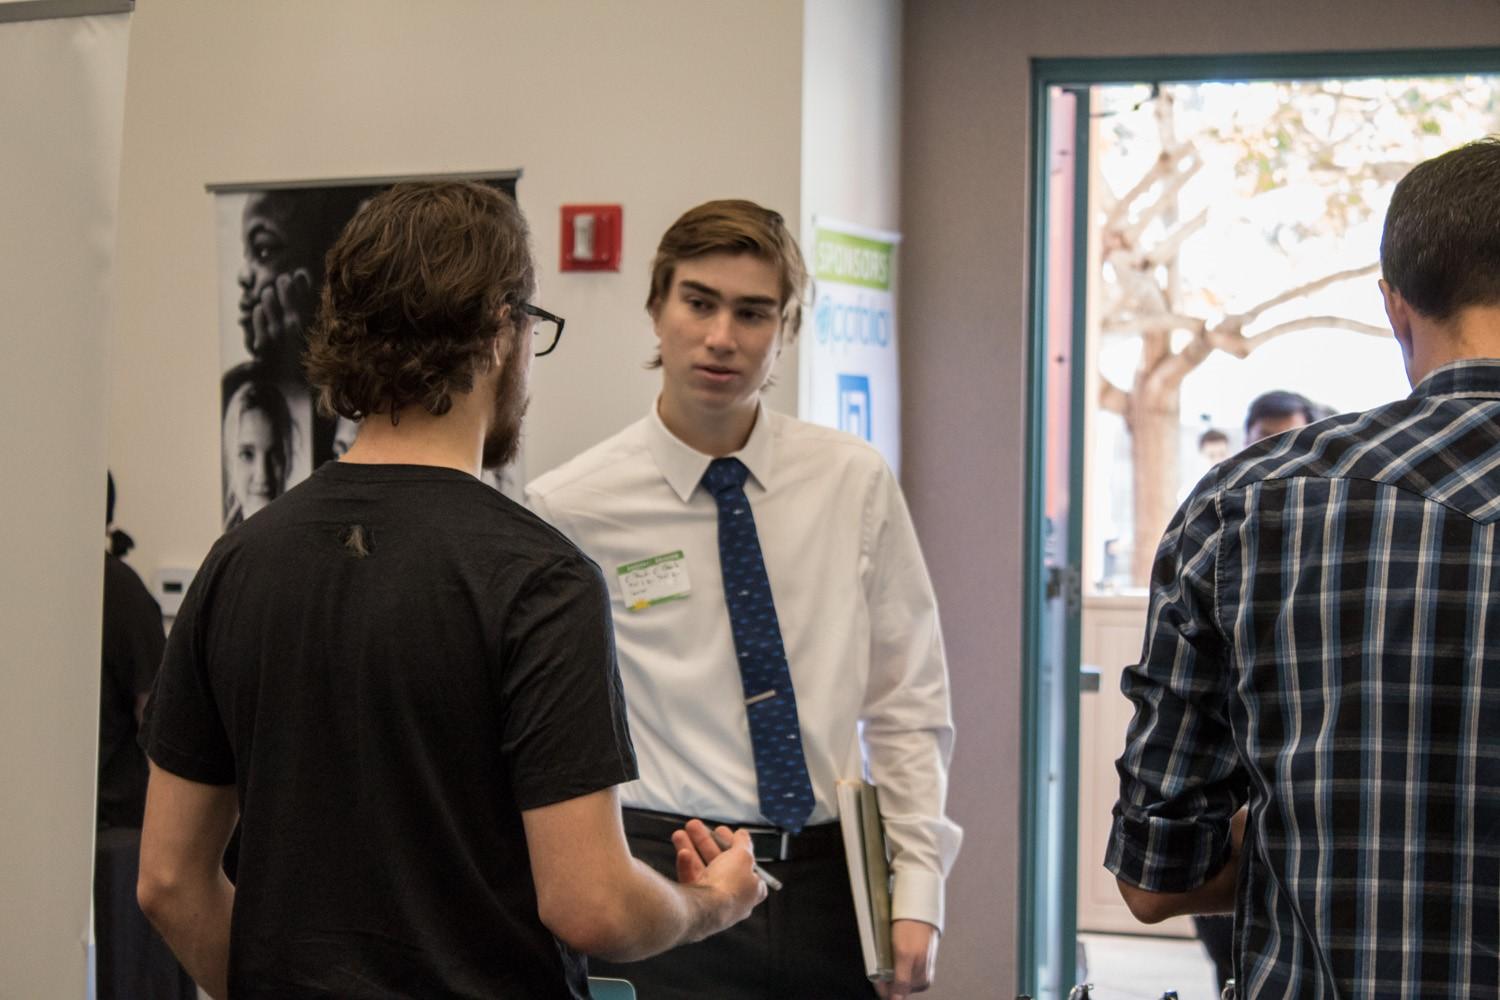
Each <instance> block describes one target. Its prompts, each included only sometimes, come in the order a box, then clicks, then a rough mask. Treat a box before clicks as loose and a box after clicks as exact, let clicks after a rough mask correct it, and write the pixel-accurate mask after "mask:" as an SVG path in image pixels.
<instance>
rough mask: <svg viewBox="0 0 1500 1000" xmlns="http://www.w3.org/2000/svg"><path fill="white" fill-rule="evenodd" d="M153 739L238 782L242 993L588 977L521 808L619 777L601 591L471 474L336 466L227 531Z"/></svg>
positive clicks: (562, 550)
mask: <svg viewBox="0 0 1500 1000" xmlns="http://www.w3.org/2000/svg"><path fill="white" fill-rule="evenodd" d="M360 552H363V553H364V554H359V553H360ZM147 749H148V752H149V753H150V755H151V759H152V760H154V761H155V762H156V763H157V764H158V765H159V766H161V767H163V768H165V769H167V770H169V771H172V772H173V773H175V774H178V775H180V776H181V777H184V778H187V779H189V780H192V781H199V782H205V783H209V784H235V785H236V786H237V790H238V796H239V801H240V808H241V817H240V828H241V843H240V854H239V865H238V881H237V887H236V895H235V904H234V915H233V922H232V928H231V937H230V954H229V982H230V990H231V993H232V994H233V995H234V996H235V997H236V998H240V1000H245V998H255V997H276V998H278V1000H286V998H312V997H320V998H321V997H339V998H375V997H380V998H394V997H426V996H444V997H476V998H477V997H528V998H538V1000H544V998H553V997H558V998H571V997H585V996H587V995H588V994H587V991H588V987H587V984H586V968H585V963H584V958H583V956H582V955H579V954H577V953H576V952H574V951H573V950H572V949H571V948H569V947H568V946H566V945H565V944H563V943H562V942H561V941H559V940H558V939H556V938H555V937H554V936H553V935H552V934H551V932H549V931H548V930H547V929H546V927H545V926H543V925H542V923H541V921H540V919H539V917H538V915H537V899H536V889H535V886H534V884H533V882H532V878H531V866H530V858H529V855H528V852H527V845H526V839H525V832H524V829H523V827H522V822H521V811H522V810H525V809H531V808H536V807H539V806H544V805H548V804H551V803H555V802H559V801H563V800H566V799H571V798H575V797H578V796H581V795H585V794H588V793H591V792H595V791H598V790H600V789H603V788H607V787H609V786H611V785H615V784H619V783H621V782H624V781H629V780H631V779H633V778H634V777H635V776H636V766H635V756H634V752H633V750H632V748H631V744H630V738H629V734H628V732H627V729H626V722H625V705H624V700H623V696H622V694H621V688H620V679H619V674H618V672H617V670H616V667H615V659H614V640H613V632H612V629H611V624H610V616H609V596H608V592H607V591H606V589H605V585H604V581H603V578H602V576H601V575H600V572H599V569H598V567H597V566H595V565H594V564H593V563H592V562H590V561H589V560H588V558H587V557H585V556H584V555H583V554H582V553H580V552H579V551H578V550H577V549H576V548H575V547H574V546H573V545H572V544H571V543H570V542H568V541H567V540H566V539H565V538H564V537H563V536H562V535H560V534H559V533H558V532H556V531H554V530H553V529H552V528H550V527H549V526H547V525H546V524H544V523H543V522H542V521H541V520H539V519H538V518H536V517H534V516H533V515H531V514H530V513H528V512H527V511H526V510H524V509H523V508H521V507H519V506H518V505H516V504H515V503H513V502H511V501H510V500H508V499H506V498H505V497H503V496H502V495H500V494H499V493H497V492H496V491H495V490H493V489H491V488H490V487H488V486H486V485H484V484H483V483H481V482H480V481H479V480H477V479H475V478H474V477H472V476H469V475H466V474H464V473H462V472H458V471H454V470H449V469H438V468H430V467H422V466H368V465H351V464H346V463H339V462H335V463H330V464H328V465H325V466H322V467H321V468H319V469H318V470H317V471H315V472H314V473H313V475H312V476H311V477H310V478H308V479H307V480H305V481H304V482H303V483H301V484H299V485H298V486H296V487H295V488H293V489H292V490H291V491H290V492H288V493H287V494H286V495H284V496H283V497H281V498H280V499H278V500H276V501H275V502H273V503H272V504H271V505H270V506H268V507H267V508H266V509H265V510H263V511H261V512H260V513H258V514H257V515H256V516H255V517H254V518H251V519H250V520H247V521H246V522H245V523H244V524H242V525H240V526H239V527H237V528H235V529H234V530H233V531H231V532H229V533H227V534H226V535H224V536H223V537H222V538H221V539H220V540H219V541H218V543H216V544H215V545H214V547H213V549H212V550H211V551H210V552H209V554H208V557H207V558H206V559H205V561H204V563H203V566H202V568H201V569H200V570H199V571H198V574H197V576H196V577H195V578H194V580H193V584H192V586H191V587H190V588H189V591H188V594H187V596H186V598H185V600H184V602H183V606H182V610H181V611H180V613H179V615H178V618H177V622H176V625H175V626H174V628H173V630H172V636H171V639H170V641H169V643H168V648H167V655H166V659H165V661H164V663H163V667H162V672H161V675H160V677H159V678H158V679H157V684H156V688H155V691H154V693H153V695H152V704H151V708H150V716H149V719H148V723H147Z"/></svg>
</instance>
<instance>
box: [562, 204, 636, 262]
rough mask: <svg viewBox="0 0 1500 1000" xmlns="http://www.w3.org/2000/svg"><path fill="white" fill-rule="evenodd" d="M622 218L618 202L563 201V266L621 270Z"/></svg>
mask: <svg viewBox="0 0 1500 1000" xmlns="http://www.w3.org/2000/svg"><path fill="white" fill-rule="evenodd" d="M622 219H623V212H622V210H621V208H620V206H619V205H564V206H563V207H562V240H561V243H562V268H561V269H562V270H564V271H618V270H619V269H620V230H621V228H622Z"/></svg>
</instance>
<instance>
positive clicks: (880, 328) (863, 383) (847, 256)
mask: <svg viewBox="0 0 1500 1000" xmlns="http://www.w3.org/2000/svg"><path fill="white" fill-rule="evenodd" d="M900 240H901V237H900V235H898V234H896V233H888V232H881V231H879V230H873V229H868V228H865V227H863V226H856V225H852V224H849V223H844V222H836V221H834V220H831V219H827V218H817V217H815V218H814V219H813V236H812V239H811V241H810V243H811V251H812V252H811V254H810V258H811V259H810V264H811V267H812V272H813V280H814V285H813V288H814V291H813V303H812V309H811V312H810V316H809V320H810V321H809V322H805V323H804V325H803V329H802V335H801V347H800V349H799V354H798V372H799V374H798V411H799V413H800V414H801V416H802V419H804V420H808V421H811V422H812V423H816V424H823V425H825V426H828V427H837V428H838V429H839V430H842V431H847V432H848V433H850V434H854V435H857V436H858V437H862V438H864V439H865V440H866V441H869V442H870V443H871V444H873V445H874V446H875V447H876V448H878V449H879V450H880V453H881V454H882V455H884V456H885V460H886V462H887V463H889V465H890V466H891V468H892V469H893V470H895V471H896V473H897V475H899V474H900V472H901V464H900V463H901V385H900V369H899V366H898V363H897V360H896V303H895V289H896V281H895V277H896V275H895V272H896V267H895V264H896V247H897V245H898V244H899V243H900Z"/></svg>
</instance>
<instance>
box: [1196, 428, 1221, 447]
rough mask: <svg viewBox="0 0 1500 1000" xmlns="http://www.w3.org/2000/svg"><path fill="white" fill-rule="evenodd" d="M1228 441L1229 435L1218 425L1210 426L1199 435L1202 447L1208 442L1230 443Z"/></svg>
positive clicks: (1199, 442)
mask: <svg viewBox="0 0 1500 1000" xmlns="http://www.w3.org/2000/svg"><path fill="white" fill-rule="evenodd" d="M1228 443H1229V435H1228V434H1225V433H1224V432H1223V431H1221V430H1219V429H1218V428H1217V427H1210V428H1209V429H1208V430H1206V431H1204V432H1203V433H1202V434H1200V435H1198V447H1200V448H1202V447H1203V446H1204V445H1206V444H1228Z"/></svg>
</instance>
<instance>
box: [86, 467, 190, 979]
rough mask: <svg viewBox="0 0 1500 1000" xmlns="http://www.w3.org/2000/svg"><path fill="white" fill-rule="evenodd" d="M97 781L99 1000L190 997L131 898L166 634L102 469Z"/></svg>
mask: <svg viewBox="0 0 1500 1000" xmlns="http://www.w3.org/2000/svg"><path fill="white" fill-rule="evenodd" d="M105 482H106V494H105V497H106V503H105V515H104V530H105V533H106V535H107V536H108V539H109V546H108V548H107V549H106V551H105V554H104V628H103V642H102V645H103V655H102V656H101V658H100V660H101V670H100V676H99V784H98V803H97V807H96V810H95V825H96V828H97V829H96V833H95V838H94V942H95V949H96V951H95V955H96V987H97V995H98V998H99V1000H136V998H139V997H152V998H162V1000H170V998H172V997H182V998H185V1000H191V998H192V997H193V996H194V992H195V991H194V990H193V984H192V980H191V979H190V978H189V977H188V976H187V975H186V974H185V973H184V972H183V971H182V968H181V967H180V966H179V965H178V964H177V961H176V960H175V959H174V958H173V957H172V953H171V952H170V951H169V950H168V949H167V947H166V945H165V944H164V943H163V942H162V940H161V938H160V937H159V936H158V935H157V934H156V933H155V932H154V931H153V930H152V929H151V925H150V924H148V923H147V922H146V918H145V917H144V916H143V915H142V914H141V911H140V908H139V907H138V906H136V905H135V881H136V858H137V856H138V855H139V853H140V844H141V817H142V815H143V813H144V812H145V808H146V755H145V754H144V753H142V752H141V748H140V745H139V743H138V742H137V735H138V732H139V727H140V720H141V711H142V709H143V708H144V706H145V704H146V695H147V692H149V691H150V690H151V683H152V681H153V680H155V678H156V669H157V666H158V664H160V663H161V654H162V647H163V645H164V644H165V641H166V637H165V635H164V633H163V631H162V619H161V608H160V607H159V606H158V605H157V603H156V600H155V598H153V597H152V596H151V593H150V591H148V590H147V589H146V585H145V584H144V583H143V582H141V578H140V577H139V576H137V575H136V572H135V570H133V569H131V568H130V567H129V566H128V565H126V564H125V562H124V557H125V556H126V555H127V554H128V553H129V552H130V549H131V548H132V547H133V545H134V542H133V541H132V540H131V538H130V536H129V535H127V534H126V533H125V532H124V531H122V530H120V529H119V528H117V527H116V526H115V523H114V520H115V477H114V475H113V474H112V473H108V472H106V474H105Z"/></svg>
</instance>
